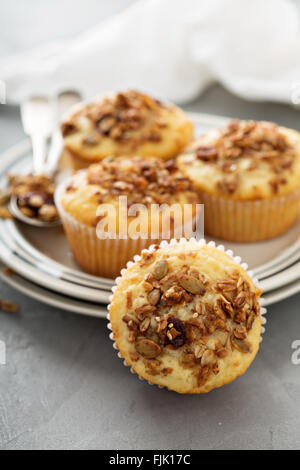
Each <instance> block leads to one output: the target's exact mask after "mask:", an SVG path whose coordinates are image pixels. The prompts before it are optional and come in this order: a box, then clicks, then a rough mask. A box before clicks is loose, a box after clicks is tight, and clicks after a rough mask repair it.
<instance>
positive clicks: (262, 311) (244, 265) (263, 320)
mask: <svg viewBox="0 0 300 470" xmlns="http://www.w3.org/2000/svg"><path fill="white" fill-rule="evenodd" d="M190 240H191V241H198V243H199V245H200V246H203V245H205V244H207V245H208V246H212V247H214V248H217V249H218V250H220V251H224V252H225V253H226V254H227V255H229V256H230V257H231V258H232V259H233V260H234V261H235V262H236V263H237V264H239V265H240V266H241V267H242V268H243V269H245V271H246V272H247V274H248V276H249V277H250V278H251V279H252V281H253V283H254V285H255V286H256V287H258V288H259V282H258V280H257V278H256V277H254V275H253V272H252V271H251V270H248V265H247V263H243V262H242V259H241V257H240V256H234V254H233V251H232V250H225V247H224V245H216V243H215V242H213V241H210V242H208V243H206V240H205V239H203V238H202V239H201V240H196V239H195V238H191V239H190ZM187 241H189V240H187V239H186V238H181V239H180V240H179V241H177V240H175V239H172V240H171V241H170V242H167V241H166V240H163V241H162V242H161V243H160V244H159V246H160V248H165V247H167V246H168V245H174V244H176V243H186V242H187ZM154 249H155V245H151V246H150V247H149V248H148V249H144V250H143V251H142V253H151V252H153V251H154ZM140 259H141V256H140V255H135V256H134V258H133V260H134V261H129V262H128V263H127V268H129V267H130V266H132V265H133V264H134V262H137V261H139V260H140ZM125 271H126V269H125V268H124V269H122V270H121V273H120V274H121V276H119V277H117V278H116V280H115V285H114V286H113V287H112V295H111V296H110V298H109V301H110V302H111V301H112V298H113V294H114V292H115V290H116V288H117V285H118V283H119V282H120V280H121V278H122V275H123V274H124V273H125ZM259 304H260V316H261V325H262V326H261V336H260V342H262V340H263V334H264V332H265V327H264V326H263V325H265V324H266V323H267V320H266V318H265V315H266V313H267V309H266V308H265V307H264V306H263V304H264V299H263V298H262V297H260V299H259ZM107 310H108V314H107V315H106V318H107V320H108V321H109V320H110V316H109V310H110V303H109V304H108V306H107ZM107 328H108V329H109V330H110V331H111V333H110V334H109V337H110V339H111V340H112V341H113V348H114V349H115V350H116V351H117V354H118V357H119V358H120V359H123V364H124V366H126V367H130V365H129V364H127V362H126V360H125V359H124V358H123V357H122V355H121V353H120V351H119V349H118V348H117V345H116V342H115V341H114V334H113V332H112V326H111V323H110V322H109V323H108V324H107ZM130 372H131V373H132V374H135V375H137V376H138V378H139V379H140V380H145V381H146V382H147V383H148V384H149V385H157V384H153V383H151V382H149V381H148V380H147V379H144V377H141V376H140V375H138V374H137V373H136V372H135V371H134V370H133V368H132V367H130ZM157 387H159V388H166V387H163V386H161V385H157Z"/></svg>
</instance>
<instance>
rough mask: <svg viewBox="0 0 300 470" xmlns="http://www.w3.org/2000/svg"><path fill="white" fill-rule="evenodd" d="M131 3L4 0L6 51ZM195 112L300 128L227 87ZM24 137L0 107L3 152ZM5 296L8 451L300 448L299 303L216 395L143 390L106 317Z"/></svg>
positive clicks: (0, 17)
mask: <svg viewBox="0 0 300 470" xmlns="http://www.w3.org/2000/svg"><path fill="white" fill-rule="evenodd" d="M131 1H132V0H114V1H113V2H104V1H103V0H85V1H84V2H83V1H82V0H59V1H58V0H51V1H49V0H48V1H47V2H46V1H44V2H40V1H39V0H26V2H19V1H17V0H3V1H2V2H1V14H0V38H1V42H0V55H6V54H9V53H11V52H18V51H20V50H24V49H27V48H29V47H32V46H34V45H35V44H36V43H43V42H45V41H47V40H49V39H53V38H61V37H68V36H70V35H72V34H74V33H76V32H79V31H81V30H82V29H84V28H85V27H87V26H91V25H93V24H95V23H96V22H97V21H99V19H101V18H103V17H105V16H107V15H109V14H110V13H111V12H113V11H117V10H120V9H121V8H123V7H124V6H126V5H128V4H129V3H131ZM21 3H22V5H21ZM41 4H42V5H41ZM112 5H113V6H112ZM70 9H71V10H70ZM70 11H72V14H71V15H69V14H68V12H70ZM61 12H64V13H63V15H62V14H61ZM66 15H67V17H68V21H67V22H66ZM187 108H188V109H190V110H199V111H202V112H211V113H218V114H223V115H230V116H234V117H241V118H254V119H262V118H264V119H270V120H274V121H277V122H279V123H282V124H285V125H289V126H292V127H295V128H297V129H300V112H299V111H298V110H296V109H293V108H291V107H289V106H283V105H275V104H266V103H259V104H258V103H253V102H246V101H243V100H240V99H238V98H236V97H234V96H232V95H231V94H230V93H228V92H226V91H225V90H223V89H222V88H221V87H219V86H213V87H212V88H210V89H209V90H207V92H206V93H205V94H204V95H203V96H201V97H200V98H199V100H197V102H195V103H193V104H192V105H189V106H188V107H187ZM23 137H24V135H23V132H22V128H21V124H20V119H19V112H18V110H17V109H16V108H9V107H7V106H0V151H2V150H5V149H6V148H8V147H9V146H10V145H12V144H14V143H16V142H17V141H19V140H21V139H22V138H23ZM0 255H1V254H0ZM0 296H1V297H3V298H6V299H12V300H14V301H16V302H17V303H18V304H20V306H21V310H20V313H18V314H8V313H3V312H0V340H2V341H5V342H6V346H7V364H6V365H5V366H0V449H143V448H145V449H152V448H154V449H155V448H159V449H165V448H171V449H243V448H246V449H286V448H288V449H299V448H300V443H299V442H300V407H299V399H300V365H298V366H296V365H293V364H292V362H291V355H292V352H293V351H292V348H291V344H292V342H293V341H295V340H297V339H298V340H300V295H297V296H294V297H292V298H290V299H288V300H285V301H283V302H280V303H278V304H277V305H274V306H272V307H270V308H269V311H268V325H267V331H266V334H265V337H264V341H263V343H262V347H261V350H260V352H259V354H258V356H257V358H256V360H255V362H254V363H253V365H252V366H251V368H250V369H249V371H248V372H247V374H246V375H244V376H243V377H241V378H240V379H238V380H237V381H235V382H234V383H232V384H230V385H228V386H226V387H223V388H222V389H220V390H215V391H213V392H211V393H209V394H208V395H205V396H179V395H177V394H175V393H171V392H167V391H165V390H160V389H158V388H155V387H150V386H149V385H147V384H146V383H144V382H140V381H139V380H138V379H137V378H136V377H135V376H133V375H132V374H130V372H129V370H128V369H127V368H125V367H124V366H123V364H122V362H121V361H120V359H118V357H117V356H116V354H115V351H114V350H113V349H112V344H111V341H110V340H109V339H108V330H107V329H106V322H105V321H104V320H98V319H94V318H87V317H83V316H79V315H75V314H71V313H66V312H63V311H60V310H58V309H54V308H51V307H48V306H45V305H43V304H40V303H38V302H36V301H34V300H31V299H29V298H27V297H25V296H24V295H22V294H20V293H17V292H15V291H14V290H13V289H11V288H10V287H8V286H6V285H5V284H3V283H2V282H0Z"/></svg>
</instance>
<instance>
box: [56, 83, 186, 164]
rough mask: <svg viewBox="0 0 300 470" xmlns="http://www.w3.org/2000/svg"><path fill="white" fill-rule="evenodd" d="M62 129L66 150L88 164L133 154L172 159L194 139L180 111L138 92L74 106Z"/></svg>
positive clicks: (130, 91)
mask: <svg viewBox="0 0 300 470" xmlns="http://www.w3.org/2000/svg"><path fill="white" fill-rule="evenodd" d="M61 129H62V134H63V137H64V141H65V146H66V147H67V148H68V149H69V150H71V152H73V153H75V154H76V155H79V156H80V157H81V158H83V159H87V160H89V161H99V160H101V159H102V158H105V157H106V156H109V155H132V154H138V155H141V156H152V155H155V156H159V157H161V158H170V157H172V156H174V155H175V154H176V153H178V152H179V151H180V150H182V148H183V147H184V146H185V145H186V144H187V143H188V142H189V141H190V140H191V139H192V137H193V125H192V124H191V122H190V121H189V119H188V118H187V116H186V115H185V113H184V112H183V111H182V110H181V109H179V108H177V107H176V106H174V105H171V104H163V103H162V102H161V101H159V100H157V99H154V98H151V97H150V96H148V95H146V94H144V93H140V92H138V91H135V90H129V91H126V92H123V93H115V94H111V95H108V96H106V97H104V98H98V99H95V100H94V101H93V102H91V103H89V104H82V105H79V106H78V105H77V106H75V107H74V108H73V109H72V110H71V112H70V113H69V115H68V116H67V117H66V118H65V120H64V121H63V122H62V124H61Z"/></svg>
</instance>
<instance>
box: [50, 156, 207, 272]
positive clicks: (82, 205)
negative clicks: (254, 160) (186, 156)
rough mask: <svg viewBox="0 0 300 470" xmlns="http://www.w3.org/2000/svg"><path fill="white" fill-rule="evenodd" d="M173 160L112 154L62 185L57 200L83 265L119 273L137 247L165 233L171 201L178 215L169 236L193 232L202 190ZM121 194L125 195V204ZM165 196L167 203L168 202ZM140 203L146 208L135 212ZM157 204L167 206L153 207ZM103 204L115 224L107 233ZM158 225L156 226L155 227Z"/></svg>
mask: <svg viewBox="0 0 300 470" xmlns="http://www.w3.org/2000/svg"><path fill="white" fill-rule="evenodd" d="M171 163H172V162H171ZM169 164H170V162H167V163H165V162H163V161H162V160H159V159H157V158H155V157H152V158H150V157H149V158H147V159H145V158H142V157H138V156H136V157H130V158H127V157H120V158H118V159H115V158H113V157H111V158H110V159H107V160H104V161H103V162H101V163H98V164H95V165H91V166H90V167H89V168H88V169H87V170H81V171H78V172H77V173H75V174H74V175H73V176H71V177H70V178H68V179H67V181H64V182H63V183H61V185H59V186H58V188H57V189H56V192H55V203H56V206H57V209H58V212H59V215H60V217H61V221H62V224H63V227H64V230H65V233H66V236H67V239H68V242H69V245H70V248H71V251H72V253H73V256H74V258H75V260H76V262H77V263H78V265H79V266H80V267H81V268H82V269H83V270H84V271H86V272H89V273H91V274H94V275H97V276H103V277H107V278H112V279H114V278H115V277H116V276H117V275H118V274H119V273H120V270H121V269H122V268H123V267H125V266H126V263H127V262H128V261H129V260H130V259H132V258H133V256H134V255H135V254H136V253H140V252H141V251H142V250H143V249H145V248H147V247H149V246H150V245H151V244H153V243H154V244H155V243H159V242H160V241H161V240H163V239H165V238H166V235H164V233H165V232H163V228H164V220H166V218H168V217H169V214H170V212H169V210H172V207H175V208H176V210H177V211H178V217H177V216H174V218H173V219H172V218H171V217H169V229H170V230H169V233H168V235H167V238H168V239H169V240H170V239H172V238H173V237H174V236H175V237H177V236H178V233H179V236H178V238H180V237H181V236H183V235H185V236H187V234H188V233H191V232H194V229H195V227H196V223H197V220H198V219H199V217H198V214H199V212H198V210H197V203H198V193H197V192H196V191H195V189H194V187H193V185H192V183H191V182H190V180H189V179H188V178H185V177H183V176H182V175H181V174H180V173H179V172H178V170H177V169H176V166H175V167H174V164H172V167H169V166H168V165H169ZM161 180H163V183H161ZM128 188H129V189H128ZM153 194H154V196H155V198H154V196H153ZM121 198H123V200H124V199H125V200H126V202H125V205H124V206H122V202H120V201H121ZM166 199H167V201H168V203H167V204H163V202H164V201H165V200H166ZM129 201H130V203H129ZM144 201H146V202H144ZM160 201H162V202H160ZM127 202H128V204H129V205H127ZM135 206H142V208H143V210H141V213H138V212H137V213H135V214H134V215H131V214H130V213H129V211H130V209H132V208H134V207H135ZM152 206H157V207H163V206H167V207H165V208H164V209H163V210H160V209H157V212H155V213H153V212H152ZM187 206H189V209H190V210H189V211H188V213H186V212H185V211H186V207H187ZM101 208H102V209H103V212H104V213H105V217H103V218H104V219H107V220H108V225H109V224H110V223H111V226H112V227H113V228H114V232H112V231H109V230H108V231H107V232H105V233H104V235H105V236H104V237H102V236H100V235H99V231H98V223H100V220H101V216H99V209H100V210H101ZM170 208H171V209H170ZM124 210H125V212H124ZM138 210H139V209H138ZM138 210H137V211H138ZM165 217H166V218H165ZM139 221H141V222H140V224H141V226H142V227H143V230H142V229H141V234H139V233H135V232H133V233H131V232H130V230H131V224H133V226H134V227H135V226H136V225H135V223H136V224H137V225H138V223H139ZM153 225H154V226H155V227H156V231H155V230H153V231H152V227H153ZM109 227H110V225H109ZM124 227H126V228H124ZM124 230H125V232H124V233H122V232H123V231H124ZM137 232H138V230H137Z"/></svg>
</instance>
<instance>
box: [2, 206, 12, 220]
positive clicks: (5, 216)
mask: <svg viewBox="0 0 300 470" xmlns="http://www.w3.org/2000/svg"><path fill="white" fill-rule="evenodd" d="M13 218H14V216H13V215H12V214H11V212H10V211H9V210H8V208H7V207H5V206H0V219H13Z"/></svg>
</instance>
